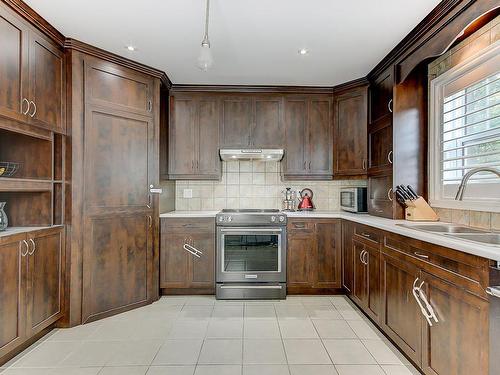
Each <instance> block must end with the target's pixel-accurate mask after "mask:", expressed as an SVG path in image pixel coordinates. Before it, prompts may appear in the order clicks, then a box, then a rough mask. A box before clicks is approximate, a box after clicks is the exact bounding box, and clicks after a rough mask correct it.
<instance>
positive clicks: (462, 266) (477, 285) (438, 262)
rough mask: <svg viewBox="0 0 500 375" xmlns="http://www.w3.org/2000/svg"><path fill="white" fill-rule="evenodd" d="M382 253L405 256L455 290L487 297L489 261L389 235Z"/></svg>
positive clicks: (385, 238) (386, 237)
mask: <svg viewBox="0 0 500 375" xmlns="http://www.w3.org/2000/svg"><path fill="white" fill-rule="evenodd" d="M383 251H384V252H385V253H387V254H389V255H390V253H391V252H392V254H393V256H394V252H396V253H400V254H404V255H406V257H407V258H408V261H411V262H412V263H413V264H415V265H417V266H418V267H419V268H421V269H423V270H425V271H427V272H430V273H432V274H434V275H436V276H437V277H440V278H441V279H444V280H447V281H449V282H451V283H453V284H454V285H456V286H459V287H461V288H464V289H466V290H469V291H470V292H472V293H474V294H476V295H479V296H483V297H485V296H486V294H485V291H484V290H485V288H486V287H487V286H488V285H487V284H488V272H489V271H488V263H489V261H488V260H487V259H484V258H481V257H478V256H475V255H471V254H466V253H463V252H461V251H457V250H453V249H449V248H445V247H442V246H437V245H433V244H430V243H427V242H423V241H419V240H414V239H410V238H407V237H403V236H399V235H395V234H392V233H390V234H386V235H385V236H384V244H383Z"/></svg>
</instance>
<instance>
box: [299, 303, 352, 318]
mask: <svg viewBox="0 0 500 375" xmlns="http://www.w3.org/2000/svg"><path fill="white" fill-rule="evenodd" d="M305 308H306V310H307V314H308V316H309V318H311V319H344V318H343V317H342V315H340V313H339V312H338V311H337V310H336V309H335V307H333V306H332V305H330V306H322V305H321V306H318V305H312V306H306V307H305Z"/></svg>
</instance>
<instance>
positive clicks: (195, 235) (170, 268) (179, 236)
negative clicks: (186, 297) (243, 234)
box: [160, 218, 215, 294]
mask: <svg viewBox="0 0 500 375" xmlns="http://www.w3.org/2000/svg"><path fill="white" fill-rule="evenodd" d="M185 245H188V246H192V247H194V248H195V249H197V250H199V251H200V252H201V253H198V255H199V257H197V256H195V255H193V254H192V253H190V252H188V251H187V250H186V249H185ZM160 288H162V289H163V293H164V294H177V293H181V294H182V293H184V294H185V293H189V291H192V292H193V293H203V294H210V293H213V292H214V291H215V222H214V219H211V218H210V219H209V218H206V219H205V218H200V219H168V218H163V219H161V249H160Z"/></svg>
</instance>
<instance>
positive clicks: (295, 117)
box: [282, 95, 333, 180]
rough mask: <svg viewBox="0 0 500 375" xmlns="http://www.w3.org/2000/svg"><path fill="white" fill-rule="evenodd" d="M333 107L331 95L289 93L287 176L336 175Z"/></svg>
mask: <svg viewBox="0 0 500 375" xmlns="http://www.w3.org/2000/svg"><path fill="white" fill-rule="evenodd" d="M332 111H333V110H332V99H331V97H330V96H327V95H325V96H318V95H315V96H314V95H308V96H294V95H290V96H286V97H285V103H284V121H285V150H286V155H285V158H284V162H283V164H282V166H283V167H282V174H283V177H284V178H285V179H300V178H306V179H313V180H330V179H332V177H333V136H332V132H333V126H332V119H333V115H332Z"/></svg>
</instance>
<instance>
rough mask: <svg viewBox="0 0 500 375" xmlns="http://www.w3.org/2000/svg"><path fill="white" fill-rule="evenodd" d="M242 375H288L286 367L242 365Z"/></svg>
mask: <svg viewBox="0 0 500 375" xmlns="http://www.w3.org/2000/svg"><path fill="white" fill-rule="evenodd" d="M243 375H290V373H289V371H288V366H287V365H243Z"/></svg>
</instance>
